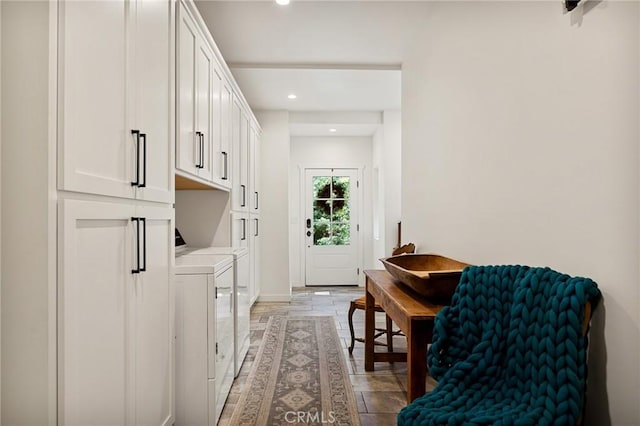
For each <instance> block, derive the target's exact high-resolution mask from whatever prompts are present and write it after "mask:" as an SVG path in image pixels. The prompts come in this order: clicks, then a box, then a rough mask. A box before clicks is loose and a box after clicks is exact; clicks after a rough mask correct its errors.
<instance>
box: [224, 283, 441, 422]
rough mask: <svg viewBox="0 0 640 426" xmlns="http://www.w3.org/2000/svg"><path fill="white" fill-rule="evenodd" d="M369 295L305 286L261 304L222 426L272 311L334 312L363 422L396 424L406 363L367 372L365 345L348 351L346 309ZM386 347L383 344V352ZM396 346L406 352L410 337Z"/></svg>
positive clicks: (358, 324) (358, 318) (360, 330)
mask: <svg viewBox="0 0 640 426" xmlns="http://www.w3.org/2000/svg"><path fill="white" fill-rule="evenodd" d="M363 294H364V289H363V288H362V287H303V288H296V289H294V290H293V292H292V298H291V302H290V303H264V302H259V303H256V304H255V305H254V306H253V308H252V309H251V347H250V348H249V353H248V354H247V357H246V359H245V361H244V364H243V365H242V369H241V370H240V375H239V376H238V378H236V380H235V382H234V383H233V387H232V388H231V392H230V394H229V397H228V398H227V402H226V404H225V406H224V409H223V411H222V415H221V417H220V421H219V422H218V424H219V425H221V426H228V425H229V420H230V419H231V415H232V414H233V410H234V408H235V405H236V403H237V402H238V399H239V398H240V395H241V394H242V392H244V391H246V389H244V384H245V382H246V379H247V376H248V374H249V371H250V370H251V364H252V363H253V360H254V358H255V356H256V353H257V351H258V347H259V346H260V342H261V340H262V335H263V333H264V329H265V327H266V325H267V321H268V320H269V317H270V316H272V315H291V316H296V315H299V316H315V315H332V316H334V318H335V321H336V329H337V331H338V335H339V336H340V337H341V339H342V345H343V349H344V355H345V360H346V364H347V368H348V369H349V377H350V379H351V384H352V386H353V390H354V392H355V394H356V401H357V403H358V411H359V412H360V422H361V423H362V426H373V425H380V426H390V425H395V424H396V414H397V413H398V411H400V409H401V408H402V407H404V406H405V405H406V399H407V394H406V382H407V377H406V374H407V364H406V363H403V362H396V363H393V364H392V363H376V365H375V371H371V372H365V371H364V344H363V343H360V342H356V344H355V347H354V350H353V354H349V351H348V349H347V348H348V347H349V344H350V341H351V339H350V335H349V323H348V320H347V313H348V311H349V302H351V300H353V299H355V298H357V297H360V296H362V295H363ZM377 315H378V316H377V317H376V323H379V326H380V327H384V323H385V321H384V314H381V313H379V314H377ZM353 325H354V330H355V334H356V336H361V337H362V336H364V311H356V312H355V313H354V315H353ZM385 349H386V348H384V347H382V348H381V350H385ZM394 350H397V351H403V350H406V339H405V338H404V337H403V336H396V337H394ZM434 386H435V382H434V381H433V380H432V379H430V378H427V390H431V389H432V388H433V387H434Z"/></svg>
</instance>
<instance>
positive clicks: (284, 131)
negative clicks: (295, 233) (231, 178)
mask: <svg viewBox="0 0 640 426" xmlns="http://www.w3.org/2000/svg"><path fill="white" fill-rule="evenodd" d="M255 115H256V118H257V119H258V122H259V123H260V126H261V127H262V136H261V138H260V159H259V161H260V167H259V170H260V172H261V174H260V176H258V179H260V190H261V194H260V201H261V207H260V225H261V226H260V234H261V236H262V237H261V239H260V274H261V275H260V300H262V301H289V299H290V298H291V279H290V276H289V215H288V213H289V210H288V206H289V201H288V198H289V168H288V167H286V166H284V167H283V165H286V164H289V151H290V149H289V142H290V136H289V113H288V112H286V111H255Z"/></svg>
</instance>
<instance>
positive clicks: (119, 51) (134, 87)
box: [57, 0, 173, 202]
mask: <svg viewBox="0 0 640 426" xmlns="http://www.w3.org/2000/svg"><path fill="white" fill-rule="evenodd" d="M172 8H173V4H172V2H170V1H155V2H150V1H124V0H117V1H109V2H75V1H74V2H61V3H60V4H59V39H58V49H59V50H58V84H59V90H58V94H59V98H58V103H57V106H58V114H57V117H58V138H59V145H58V148H59V152H58V160H59V176H58V178H59V179H58V181H59V183H58V189H61V190H68V191H76V192H84V193H92V194H101V195H111V196H116V197H125V198H139V199H145V200H151V201H160V202H171V201H172V192H171V189H172V182H173V175H172V173H171V167H170V166H171V160H172V159H171V152H172V148H171V144H170V141H171V140H172V138H171V136H170V135H171V131H172V128H171V123H172V122H173V121H172V119H171V116H170V115H171V109H170V101H171V100H172V99H173V97H172V90H173V86H172V84H171V82H172V75H173V74H172V73H173V71H172V70H173V65H172V62H171V61H172V60H173V57H172V54H171V49H172V46H173V44H172V41H171V36H172V34H173V32H172V30H171V29H172V16H173V14H172Z"/></svg>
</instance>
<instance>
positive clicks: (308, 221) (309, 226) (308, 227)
mask: <svg viewBox="0 0 640 426" xmlns="http://www.w3.org/2000/svg"><path fill="white" fill-rule="evenodd" d="M310 228H311V219H307V229H310Z"/></svg>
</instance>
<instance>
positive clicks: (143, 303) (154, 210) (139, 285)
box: [130, 206, 175, 425]
mask: <svg viewBox="0 0 640 426" xmlns="http://www.w3.org/2000/svg"><path fill="white" fill-rule="evenodd" d="M136 216H139V217H143V218H144V222H143V224H142V225H143V229H142V234H141V238H142V242H141V243H142V250H143V251H142V252H141V255H142V260H141V262H142V264H143V265H144V269H145V271H144V272H141V273H139V274H135V278H134V280H135V283H134V286H133V291H134V302H133V308H134V312H135V316H133V317H132V318H131V322H132V324H131V326H130V330H131V331H130V333H131V335H132V336H131V337H132V338H131V342H132V344H133V354H132V357H133V361H132V363H133V372H134V373H135V379H134V380H135V383H134V386H135V393H134V395H135V403H136V416H135V420H136V421H135V424H136V425H171V422H172V420H173V415H172V409H171V401H172V397H173V389H174V387H173V375H172V371H173V369H172V366H173V354H172V343H173V339H172V336H173V335H174V333H173V316H172V315H173V311H172V306H171V300H172V295H171V291H172V289H171V280H170V278H171V275H170V270H169V267H170V265H171V261H172V258H173V251H172V250H171V244H172V241H173V240H174V239H175V231H174V226H173V209H172V208H171V207H154V206H144V207H141V206H138V207H137V208H136Z"/></svg>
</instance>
